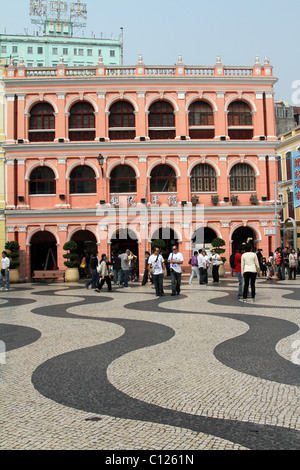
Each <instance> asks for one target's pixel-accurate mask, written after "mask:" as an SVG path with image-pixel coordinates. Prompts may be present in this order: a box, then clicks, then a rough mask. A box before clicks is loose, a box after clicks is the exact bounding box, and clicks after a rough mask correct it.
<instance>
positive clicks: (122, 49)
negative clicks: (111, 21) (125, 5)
mask: <svg viewBox="0 0 300 470" xmlns="http://www.w3.org/2000/svg"><path fill="white" fill-rule="evenodd" d="M120 29H121V65H123V53H124V47H123V39H124V35H123V26H121V28H120Z"/></svg>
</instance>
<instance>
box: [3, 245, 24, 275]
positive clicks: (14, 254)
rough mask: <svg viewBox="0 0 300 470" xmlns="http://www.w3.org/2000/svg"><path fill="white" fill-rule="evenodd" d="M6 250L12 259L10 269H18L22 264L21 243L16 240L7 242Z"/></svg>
mask: <svg viewBox="0 0 300 470" xmlns="http://www.w3.org/2000/svg"><path fill="white" fill-rule="evenodd" d="M5 250H6V251H7V252H8V253H7V257H8V258H9V259H10V269H16V268H18V267H19V266H20V261H19V256H20V245H19V243H18V242H16V241H11V242H6V243H5Z"/></svg>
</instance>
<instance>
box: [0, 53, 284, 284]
mask: <svg viewBox="0 0 300 470" xmlns="http://www.w3.org/2000/svg"><path fill="white" fill-rule="evenodd" d="M78 72H80V73H75V72H74V69H72V68H71V67H68V66H66V65H65V64H64V63H63V62H61V63H60V64H59V65H58V66H57V67H56V68H55V70H54V71H53V73H51V74H48V70H47V69H46V68H42V67H37V68H34V69H32V68H27V67H26V66H24V64H22V63H21V64H19V65H17V66H14V65H13V64H11V65H10V66H8V67H7V69H6V78H5V89H6V100H7V135H6V143H5V150H6V156H5V159H6V169H7V207H6V216H7V238H8V239H9V240H12V239H17V240H18V241H19V243H20V245H21V269H22V272H21V278H22V279H27V280H29V279H30V277H31V274H32V272H33V270H35V269H41V268H42V267H45V262H46V260H47V259H48V260H49V259H50V260H51V259H54V260H55V264H57V265H58V267H59V268H62V269H63V268H64V265H63V261H64V258H63V253H64V251H63V248H62V247H63V245H64V243H65V241H67V240H71V239H72V240H75V241H76V242H77V243H78V246H79V253H78V254H79V256H80V255H81V253H82V252H83V250H84V249H92V248H98V251H99V253H107V254H109V255H111V252H112V250H113V249H119V248H120V249H125V248H127V247H129V248H130V249H131V250H132V251H133V252H135V253H136V254H137V255H138V257H139V263H140V272H143V268H144V251H145V250H149V249H150V246H151V240H153V239H156V238H165V239H166V240H167V245H168V246H167V249H169V248H170V244H171V243H173V241H178V242H179V243H180V250H181V251H182V252H183V254H184V258H185V260H186V265H185V267H187V262H188V259H189V258H190V255H191V252H192V249H193V248H194V247H200V246H203V244H205V245H206V246H210V242H211V241H212V239H213V238H215V237H219V238H222V239H224V240H225V243H226V244H225V250H226V252H225V256H226V258H227V263H226V267H227V271H228V272H230V268H229V262H228V260H229V256H230V254H231V252H232V251H235V250H236V249H238V247H239V246H240V243H241V242H242V241H246V240H247V238H248V237H252V238H253V239H254V242H255V246H256V247H259V248H261V249H263V252H264V253H266V254H267V253H268V252H269V250H274V249H275V224H276V222H275V212H274V182H275V181H276V180H277V167H276V147H277V140H278V139H277V137H276V128H275V114H274V96H273V85H274V83H276V81H277V80H276V78H274V77H273V73H272V66H271V65H270V62H269V60H268V59H265V61H264V64H260V63H259V60H258V58H256V60H255V64H254V65H253V66H243V67H234V66H225V65H223V64H222V62H221V58H220V57H218V58H217V62H216V64H215V65H214V66H210V67H202V66H186V65H184V64H183V62H182V59H181V57H179V59H178V63H177V64H176V65H175V66H164V67H163V66H146V65H145V64H144V63H143V59H142V57H139V61H138V64H137V65H134V66H126V67H125V66H124V67H118V66H111V67H109V66H105V64H104V63H103V62H102V61H100V62H99V63H98V64H97V65H96V66H94V67H89V68H88V69H86V68H84V67H82V68H80V67H79V68H78ZM201 207H203V208H204V214H203V218H202V219H201V220H199V219H198V212H199V211H200V209H201ZM183 209H184V210H185V216H186V218H183V217H182V214H183ZM198 209H199V211H198ZM166 230H167V231H168V232H167V235H166ZM199 234H200V235H201V234H202V236H199ZM199 240H200V242H199ZM50 252H51V257H50V258H49V256H48V254H49V253H50ZM52 254H53V257H52ZM49 263H50V264H51V263H52V261H50V262H49ZM47 267H48V268H51V266H50V265H49V264H48V266H47Z"/></svg>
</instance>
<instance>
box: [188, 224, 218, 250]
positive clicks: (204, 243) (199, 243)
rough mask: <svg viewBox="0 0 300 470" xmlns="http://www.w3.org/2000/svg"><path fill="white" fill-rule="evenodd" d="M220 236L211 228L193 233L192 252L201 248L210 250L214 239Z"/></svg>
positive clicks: (199, 229) (204, 228)
mask: <svg viewBox="0 0 300 470" xmlns="http://www.w3.org/2000/svg"><path fill="white" fill-rule="evenodd" d="M217 236H218V235H217V233H216V232H215V231H214V230H213V229H212V228H210V227H200V228H198V229H197V230H195V232H194V233H193V236H192V239H191V242H192V250H194V249H195V250H199V249H201V248H209V247H210V246H211V242H212V241H213V239H214V238H216V237H217Z"/></svg>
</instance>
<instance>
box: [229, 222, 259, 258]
mask: <svg viewBox="0 0 300 470" xmlns="http://www.w3.org/2000/svg"><path fill="white" fill-rule="evenodd" d="M248 238H252V239H253V243H255V240H256V235H255V232H254V230H252V228H250V227H238V228H237V229H236V230H235V231H234V232H233V234H232V253H237V252H238V251H239V249H240V246H241V244H242V243H246V242H247V240H248Z"/></svg>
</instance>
